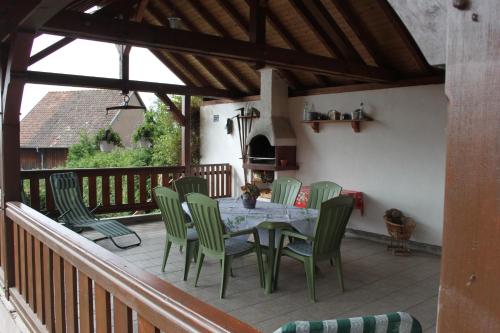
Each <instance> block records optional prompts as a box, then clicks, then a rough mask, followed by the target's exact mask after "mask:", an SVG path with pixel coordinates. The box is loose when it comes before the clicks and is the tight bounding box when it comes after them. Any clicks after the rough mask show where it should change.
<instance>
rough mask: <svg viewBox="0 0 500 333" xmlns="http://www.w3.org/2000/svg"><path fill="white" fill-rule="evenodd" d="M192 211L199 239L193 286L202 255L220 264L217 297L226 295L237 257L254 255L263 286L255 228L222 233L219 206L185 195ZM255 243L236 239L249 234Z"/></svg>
mask: <svg viewBox="0 0 500 333" xmlns="http://www.w3.org/2000/svg"><path fill="white" fill-rule="evenodd" d="M186 200H187V203H188V206H189V210H190V211H191V216H192V219H193V221H194V226H195V228H196V231H198V237H199V244H200V245H199V251H198V258H197V267H196V280H195V283H194V285H195V287H196V286H197V285H198V278H199V277H200V271H201V266H202V265H203V259H204V258H205V256H207V257H209V258H213V259H218V260H220V261H221V270H222V272H221V273H222V274H221V287H220V298H224V296H225V294H226V287H227V280H228V276H229V273H230V271H231V262H232V261H233V259H234V258H236V257H241V256H243V255H246V254H249V253H252V252H255V253H256V254H257V263H258V268H259V279H260V286H261V287H264V267H263V264H262V255H261V252H260V242H259V233H258V232H257V229H256V228H251V229H246V230H241V231H238V232H227V233H226V232H225V231H224V229H225V228H224V224H223V222H222V220H221V217H220V212H219V203H218V202H217V201H216V200H213V199H211V198H209V197H208V196H206V195H203V194H199V193H191V194H188V195H187V196H186ZM250 234H252V235H253V237H254V242H253V243H250V242H247V241H246V240H244V239H241V238H235V237H236V236H242V235H250Z"/></svg>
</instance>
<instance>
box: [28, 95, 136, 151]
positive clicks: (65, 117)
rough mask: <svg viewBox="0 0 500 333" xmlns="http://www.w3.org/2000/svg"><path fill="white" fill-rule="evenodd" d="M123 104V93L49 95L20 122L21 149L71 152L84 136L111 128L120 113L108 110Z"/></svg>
mask: <svg viewBox="0 0 500 333" xmlns="http://www.w3.org/2000/svg"><path fill="white" fill-rule="evenodd" d="M134 94H135V95H136V97H138V96H137V94H136V93H134ZM138 100H139V103H141V104H143V103H142V101H141V99H140V98H138ZM122 103H123V96H122V95H121V92H120V91H113V90H74V91H53V92H49V93H47V94H46V95H45V96H44V97H43V98H42V99H41V100H40V102H38V104H36V105H35V107H34V108H33V109H32V110H31V111H30V112H29V113H28V114H27V115H26V116H25V117H24V118H23V119H22V120H21V147H22V148H37V147H38V148H68V147H69V146H71V145H72V144H75V143H77V142H78V140H79V139H80V134H81V133H87V134H89V135H94V134H95V133H97V131H98V130H99V129H101V128H104V127H107V126H110V125H111V123H112V121H113V119H114V118H115V117H116V115H118V113H119V112H120V110H112V111H109V112H108V113H107V114H106V107H109V106H116V105H121V104H122Z"/></svg>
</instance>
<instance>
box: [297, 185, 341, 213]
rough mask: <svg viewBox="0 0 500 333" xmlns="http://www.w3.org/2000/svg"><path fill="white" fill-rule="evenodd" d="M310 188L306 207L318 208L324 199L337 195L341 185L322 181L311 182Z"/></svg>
mask: <svg viewBox="0 0 500 333" xmlns="http://www.w3.org/2000/svg"><path fill="white" fill-rule="evenodd" d="M310 189H311V191H310V194H309V200H307V206H306V208H312V209H319V208H320V207H321V204H322V203H323V202H324V201H326V200H328V199H331V198H335V197H338V196H339V195H340V192H341V191H342V186H340V185H337V184H335V183H333V182H328V181H324V182H317V183H313V184H311V187H310Z"/></svg>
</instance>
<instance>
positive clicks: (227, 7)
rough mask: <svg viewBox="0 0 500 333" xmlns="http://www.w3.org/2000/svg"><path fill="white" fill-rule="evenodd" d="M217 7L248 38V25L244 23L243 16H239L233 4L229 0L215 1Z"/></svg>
mask: <svg viewBox="0 0 500 333" xmlns="http://www.w3.org/2000/svg"><path fill="white" fill-rule="evenodd" d="M216 1H217V3H218V4H219V6H221V7H222V8H223V9H224V11H225V12H226V13H227V14H228V15H229V16H230V17H231V19H232V20H233V21H234V23H236V25H237V26H239V27H240V29H241V30H243V31H244V32H245V34H247V35H248V36H250V34H249V29H248V24H247V23H246V20H245V18H244V17H243V15H241V14H240V12H239V11H238V10H237V9H236V7H234V5H233V2H232V1H230V0H216Z"/></svg>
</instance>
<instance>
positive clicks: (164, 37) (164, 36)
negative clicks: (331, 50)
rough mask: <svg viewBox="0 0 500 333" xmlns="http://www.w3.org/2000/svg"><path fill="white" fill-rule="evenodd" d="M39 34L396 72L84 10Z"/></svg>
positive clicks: (311, 68)
mask: <svg viewBox="0 0 500 333" xmlns="http://www.w3.org/2000/svg"><path fill="white" fill-rule="evenodd" d="M41 30H42V31H43V32H46V33H52V34H59V35H63V36H69V37H74V38H84V39H91V40H97V41H102V42H110V43H122V44H127V43H128V44H132V45H135V46H139V47H146V48H157V49H164V50H168V51H171V52H180V53H190V54H194V55H198V56H206V57H216V58H221V59H232V60H239V61H246V62H256V61H262V62H265V63H266V64H268V65H270V66H274V67H278V68H284V69H289V70H304V71H308V72H311V73H317V74H323V75H340V76H343V77H348V78H353V79H357V80H361V81H391V80H394V79H396V74H395V73H394V72H393V71H389V70H386V69H383V68H377V67H374V66H367V65H365V64H360V63H355V62H350V61H342V60H339V59H333V58H330V57H324V56H319V55H314V54H310V53H305V52H299V51H293V50H288V49H283V48H278V47H271V46H261V47H255V44H254V43H251V42H246V41H241V40H235V39H229V38H222V37H217V36H212V35H207V34H202V33H196V32H192V31H184V30H180V29H176V30H171V29H169V28H165V27H159V26H153V25H149V24H144V23H142V24H139V23H135V22H124V21H120V20H112V19H104V18H101V17H97V16H92V15H88V14H83V13H74V12H69V11H64V12H62V13H61V14H59V15H57V17H55V18H54V19H52V20H50V22H48V23H47V24H46V25H45V26H44V27H43V28H41Z"/></svg>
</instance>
